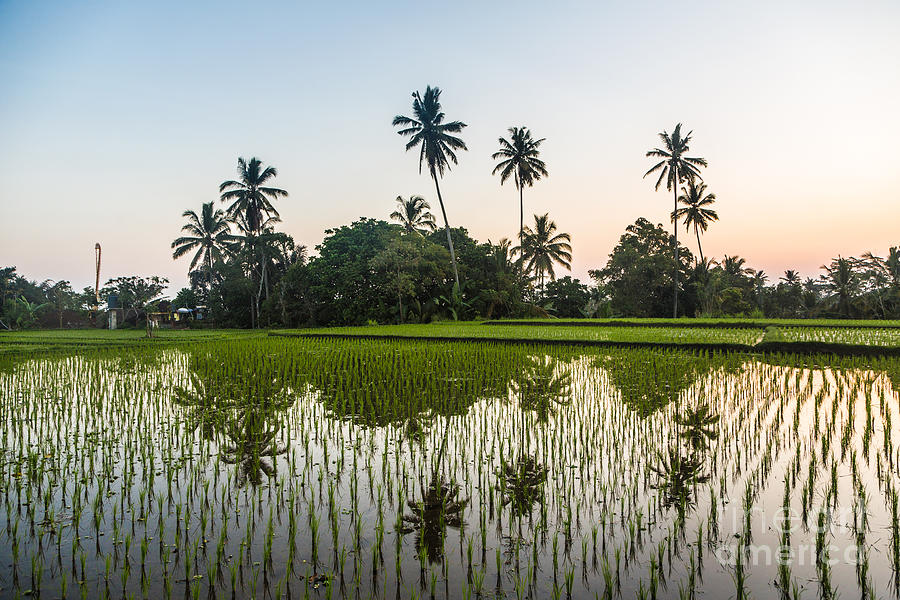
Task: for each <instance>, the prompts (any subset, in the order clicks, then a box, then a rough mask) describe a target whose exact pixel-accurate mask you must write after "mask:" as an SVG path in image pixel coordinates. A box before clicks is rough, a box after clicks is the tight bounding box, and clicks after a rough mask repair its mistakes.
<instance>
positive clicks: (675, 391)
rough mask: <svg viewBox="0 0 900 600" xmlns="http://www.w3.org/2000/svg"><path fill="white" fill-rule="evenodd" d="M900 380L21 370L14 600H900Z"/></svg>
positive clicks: (504, 360)
mask: <svg viewBox="0 0 900 600" xmlns="http://www.w3.org/2000/svg"><path fill="white" fill-rule="evenodd" d="M895 389H897V390H900V362H898V361H897V360H896V359H894V360H887V359H871V358H868V359H851V358H845V359H825V358H821V357H820V358H811V357H802V358H798V357H785V356H774V357H759V356H750V355H739V354H709V355H707V354H696V353H689V352H678V351H659V350H634V349H631V350H624V349H622V350H611V351H605V350H600V349H587V350H586V349H577V348H565V347H558V346H555V347H541V346H527V345H523V346H513V345H493V344H488V343H443V342H397V341H353V340H322V341H317V340H302V339H243V340H235V341H226V340H217V341H211V342H198V343H195V344H193V345H191V346H185V347H168V348H133V349H127V348H119V349H105V350H104V349H95V350H86V351H83V352H81V353H79V354H78V355H62V354H60V355H54V356H50V357H45V358H33V359H28V358H22V359H21V360H16V361H12V360H10V361H7V362H6V363H4V364H3V365H2V366H0V483H2V490H0V496H2V498H0V597H3V598H15V597H25V596H26V595H28V596H40V597H48V598H56V597H66V598H123V597H134V598H141V597H146V598H170V597H174V598H212V597H217V598H341V597H348V598H403V599H406V598H570V597H571V598H692V597H701V598H702V597H706V598H726V597H731V598H746V597H751V596H752V597H756V598H770V597H784V598H799V597H804V598H836V597H838V596H841V597H844V598H855V597H861V598H869V597H872V598H874V597H879V598H885V597H893V596H896V595H897V592H898V589H900V584H898V577H897V573H898V569H900V514H898V490H897V484H898V476H897V475H898V473H897V469H898V465H897V461H898V442H900V439H898V434H897V432H896V431H895V430H896V429H897V428H895V427H893V424H892V423H894V422H897V421H898V419H900V410H898V409H900V396H898V391H895Z"/></svg>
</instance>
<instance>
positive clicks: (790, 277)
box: [780, 269, 800, 287]
mask: <svg viewBox="0 0 900 600" xmlns="http://www.w3.org/2000/svg"><path fill="white" fill-rule="evenodd" d="M780 279H781V281H783V282H784V283H786V284H787V285H789V286H790V287H794V286H797V287H800V274H799V273H797V271H795V270H794V269H788V270H787V271H785V272H784V277H781V278H780Z"/></svg>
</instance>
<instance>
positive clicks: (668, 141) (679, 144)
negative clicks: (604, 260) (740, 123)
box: [644, 123, 719, 317]
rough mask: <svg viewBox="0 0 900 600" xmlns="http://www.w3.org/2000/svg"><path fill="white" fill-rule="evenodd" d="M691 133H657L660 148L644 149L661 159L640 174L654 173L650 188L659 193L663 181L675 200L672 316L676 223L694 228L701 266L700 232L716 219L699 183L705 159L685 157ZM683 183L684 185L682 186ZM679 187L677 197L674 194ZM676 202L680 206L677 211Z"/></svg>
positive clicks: (711, 199) (675, 312)
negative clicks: (655, 175) (652, 183)
mask: <svg viewBox="0 0 900 600" xmlns="http://www.w3.org/2000/svg"><path fill="white" fill-rule="evenodd" d="M692 134H693V132H692V131H688V132H687V133H686V134H682V132H681V123H678V124H677V125H675V129H673V130H672V133H671V134H669V133H668V132H666V131H663V132H662V133H660V134H659V138H660V139H661V140H662V143H663V144H662V148H653V149H651V150H648V151H647V157H649V158H654V159H656V158H658V159H661V160H659V161H658V162H657V163H656V164H654V165H653V166H652V167H650V169H648V170H647V172H646V173H644V177H647V175H650V174H657V173H658V174H659V177H658V178H657V180H656V185H655V186H654V189H656V190H659V186H660V185H662V182H663V180H665V182H666V189H667V190H668V191H670V192H672V194H673V196H674V200H675V207H674V208H673V210H672V215H671V218H672V223H673V230H674V235H673V246H674V249H675V262H674V263H673V269H672V272H673V280H674V302H673V303H674V305H673V308H672V316H673V317H677V316H678V264H679V263H678V221H679V220H683V221H684V224H685V226H686V227H687V228H688V229H690V228H691V227H693V228H694V233H695V234H696V235H697V249H698V250H699V252H700V260H701V261H702V262H703V263H704V264H705V259H704V258H703V249H702V247H701V246H700V232H701V231H703V232H705V231H706V230H707V228H708V227H709V223H710V222H712V221H718V220H719V216H718V215H717V214H716V211H714V210H712V209H711V208H710V206H711V205H712V204H713V203H714V202H715V201H716V195H715V194H708V193H706V184H704V183H703V177H702V176H701V174H700V168H701V167H706V166H707V162H706V159H705V158H698V157H691V156H687V153H688V152H690V149H691V148H690V142H691V136H692ZM685 183H686V185H683V184H685ZM679 188H681V195H679V193H678V192H679ZM679 203H680V204H683V205H684V206H682V207H680V208H679V206H678V205H679Z"/></svg>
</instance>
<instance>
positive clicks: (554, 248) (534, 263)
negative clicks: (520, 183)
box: [519, 213, 572, 290]
mask: <svg viewBox="0 0 900 600" xmlns="http://www.w3.org/2000/svg"><path fill="white" fill-rule="evenodd" d="M555 232H556V223H554V222H553V221H551V220H550V217H549V214H548V213H544V214H543V215H540V216H538V215H534V229H531V227H528V226H526V227H525V231H524V233H523V238H522V242H523V243H522V246H521V248H520V249H519V253H520V255H521V257H522V262H525V263H527V266H526V268H525V270H526V271H532V270H533V271H534V273H535V275H537V276H538V277H539V278H540V280H541V289H542V290H543V288H544V276H545V275H549V276H550V279H556V273H555V272H554V270H553V265H554V263H557V264H559V265H562V266H563V267H565V268H566V269H569V270H571V268H572V265H571V264H570V263H571V260H572V246H571V245H570V244H569V242H571V241H572V236H570V235H569V234H568V233H555Z"/></svg>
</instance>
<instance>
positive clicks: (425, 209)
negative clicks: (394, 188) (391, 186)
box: [391, 196, 437, 236]
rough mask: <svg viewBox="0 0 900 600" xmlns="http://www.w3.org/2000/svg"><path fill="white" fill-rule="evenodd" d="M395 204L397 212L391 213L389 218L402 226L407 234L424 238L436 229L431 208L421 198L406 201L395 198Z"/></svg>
mask: <svg viewBox="0 0 900 600" xmlns="http://www.w3.org/2000/svg"><path fill="white" fill-rule="evenodd" d="M397 204H398V207H397V210H395V211H394V212H392V213H391V218H392V219H393V220H395V221H397V222H399V223H400V224H401V225H403V227H405V228H406V230H407V231H408V232H410V233H416V234H418V235H420V236H425V235H428V234H429V233H431V232H432V231H434V230H435V229H436V227H437V226H436V225H435V224H434V215H433V214H431V210H430V209H431V206H429V204H428V202H426V201H425V198H423V197H422V196H410V197H409V198H408V199H404V198H403V197H402V196H397Z"/></svg>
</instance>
